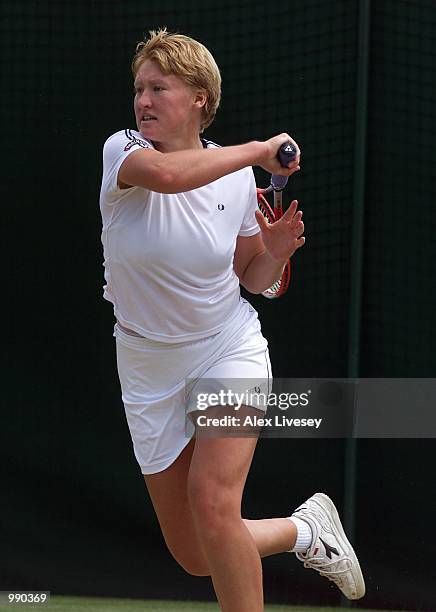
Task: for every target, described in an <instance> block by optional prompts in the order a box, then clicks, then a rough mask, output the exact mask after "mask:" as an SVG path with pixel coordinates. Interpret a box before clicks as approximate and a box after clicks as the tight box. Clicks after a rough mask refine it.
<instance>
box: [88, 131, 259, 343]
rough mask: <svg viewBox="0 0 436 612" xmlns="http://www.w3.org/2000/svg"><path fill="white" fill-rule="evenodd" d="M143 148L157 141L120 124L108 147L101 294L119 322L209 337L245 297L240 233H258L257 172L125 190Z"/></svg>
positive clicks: (182, 336)
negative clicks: (127, 163)
mask: <svg viewBox="0 0 436 612" xmlns="http://www.w3.org/2000/svg"><path fill="white" fill-rule="evenodd" d="M203 145H204V146H207V147H217V146H218V145H216V144H214V143H212V142H209V141H203ZM141 147H142V148H147V147H149V148H153V144H152V143H151V142H150V141H148V140H145V139H144V138H143V137H142V136H141V134H140V133H139V132H136V131H134V130H123V131H120V132H117V133H116V134H113V135H112V136H111V137H110V138H109V139H108V140H107V141H106V143H105V145H104V148H103V179H102V186H101V194H100V210H101V215H102V220H103V231H102V242H103V249H104V264H103V265H104V269H105V281H106V284H105V286H104V297H105V298H106V299H107V300H109V301H110V302H112V304H113V305H114V314H115V316H116V318H117V319H118V321H119V322H120V323H121V325H123V326H125V327H128V328H130V329H132V330H134V331H136V332H137V333H138V334H140V335H142V336H145V337H146V338H150V339H152V340H157V341H160V342H183V341H189V340H195V339H198V338H203V337H206V336H210V335H212V334H215V333H217V332H219V331H220V330H221V329H222V328H223V326H224V325H225V323H226V321H227V320H228V319H229V318H230V317H231V316H232V313H235V312H236V310H237V309H238V304H239V302H240V290H239V280H238V278H237V276H236V274H235V272H234V270H233V255H234V251H235V246H236V238H237V236H253V235H254V234H256V233H257V232H259V226H258V224H257V221H256V218H255V216H254V212H255V210H256V209H257V197H256V186H255V181H254V175H253V171H252V169H251V168H244V169H243V170H239V171H238V172H234V173H232V174H229V175H227V176H224V177H222V178H220V179H218V180H216V181H214V182H212V183H210V184H209V185H205V186H204V187H199V188H198V189H193V190H192V191H186V192H183V193H176V194H163V193H156V192H154V191H150V190H148V189H144V188H142V187H131V188H129V189H120V188H119V187H118V185H117V177H118V171H119V168H120V166H121V164H122V162H123V161H124V159H125V158H126V157H127V156H128V155H130V153H132V151H135V150H137V149H139V148H141Z"/></svg>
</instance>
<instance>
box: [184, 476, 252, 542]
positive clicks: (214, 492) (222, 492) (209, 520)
mask: <svg viewBox="0 0 436 612" xmlns="http://www.w3.org/2000/svg"><path fill="white" fill-rule="evenodd" d="M188 499H189V503H190V505H191V511H192V515H193V517H194V520H195V524H196V526H197V529H198V530H199V531H200V532H205V531H206V532H207V533H208V535H209V537H213V536H214V534H215V535H217V536H219V535H220V533H221V532H222V530H223V529H225V528H226V526H228V525H229V524H230V523H231V522H232V520H234V519H236V520H241V515H240V499H239V497H238V496H237V495H236V494H234V492H233V491H232V489H231V488H230V489H229V488H227V487H220V486H219V485H218V484H216V483H208V482H202V481H189V482H188Z"/></svg>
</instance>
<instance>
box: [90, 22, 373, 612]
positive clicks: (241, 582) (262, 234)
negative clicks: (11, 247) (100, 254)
mask: <svg viewBox="0 0 436 612" xmlns="http://www.w3.org/2000/svg"><path fill="white" fill-rule="evenodd" d="M132 69H133V76H134V112H135V117H136V125H137V130H132V129H126V130H122V131H119V132H117V133H115V134H113V135H112V136H111V137H110V138H109V139H108V140H107V141H106V143H105V145H104V151H103V180H102V188H101V200H100V207H101V213H102V219H103V232H102V242H103V246H104V258H105V261H104V267H105V280H106V284H105V287H104V297H105V298H106V299H108V300H109V301H110V302H112V304H113V306H114V314H115V317H116V324H115V331H114V335H115V337H116V349H117V364H118V373H119V378H120V383H121V390H122V399H123V402H124V406H125V412H126V417H127V422H128V426H129V429H130V433H131V437H132V442H133V448H134V453H135V456H136V459H137V461H138V464H139V466H140V468H141V472H142V474H143V475H144V479H145V483H146V486H147V489H148V492H149V494H150V497H151V500H152V503H153V505H154V509H155V511H156V515H157V518H158V521H159V523H160V527H161V530H162V533H163V537H164V538H165V541H166V544H167V546H168V548H169V550H170V551H171V553H172V555H173V556H174V558H175V559H176V560H177V561H178V563H179V564H180V565H181V566H182V567H183V568H184V569H185V570H186V571H187V572H189V573H190V574H193V575H197V576H206V575H208V576H211V579H212V581H213V585H214V588H215V592H216V595H217V598H218V601H219V603H220V606H221V609H222V610H223V611H224V612H260V611H261V610H263V590H262V570H261V557H263V556H266V555H272V554H275V553H280V552H284V551H290V552H295V553H297V557H298V558H299V559H300V560H301V561H303V562H304V565H305V567H312V568H314V569H316V570H317V571H318V572H319V573H320V574H321V575H323V576H326V577H327V578H328V579H330V580H332V581H333V582H335V583H336V584H337V586H338V587H339V588H340V589H341V591H342V592H343V593H344V594H345V595H346V597H348V598H350V599H358V598H360V597H362V595H363V594H364V589H365V587H364V582H363V578H362V574H361V571H360V568H359V563H358V561H357V558H356V555H355V553H354V551H353V549H352V547H351V545H350V543H349V541H348V540H347V538H346V536H345V533H344V531H343V529H342V526H341V523H340V520H339V517H338V515H337V512H336V509H335V507H334V505H333V502H331V500H330V499H329V498H328V497H327V496H325V495H323V494H320V493H317V494H315V495H314V496H312V497H311V498H310V499H309V500H307V501H306V502H305V503H304V504H303V505H301V506H300V507H299V508H298V509H297V510H296V511H295V512H294V513H293V514H292V516H290V517H283V518H267V519H264V520H245V519H243V518H241V498H242V494H243V489H244V484H245V481H246V477H247V474H248V471H249V468H250V464H251V461H252V457H253V453H254V450H255V446H256V442H257V440H256V437H237V438H235V437H225V436H194V435H193V434H194V424H193V422H192V421H191V420H190V419H189V418H187V414H186V412H187V410H186V404H187V402H186V391H185V381H186V379H194V380H202V379H203V380H204V379H214V380H218V379H222V378H229V377H230V378H239V379H241V378H244V379H247V380H248V379H249V380H250V381H251V382H252V383H253V385H254V384H255V382H256V381H257V380H265V379H270V377H271V366H270V361H269V356H268V346H267V342H266V340H265V339H264V337H263V336H262V333H261V328H260V324H259V320H258V315H257V312H256V311H255V309H254V308H253V307H252V306H251V305H250V304H249V303H248V302H247V301H245V300H244V299H242V298H241V296H240V289H239V285H240V284H241V285H243V286H244V287H245V288H246V289H247V290H248V291H249V292H252V293H260V292H262V291H264V290H265V289H267V288H268V287H270V286H271V285H272V284H273V282H275V281H276V280H277V279H278V278H279V277H280V275H281V271H282V269H283V266H284V264H285V263H286V261H287V260H288V258H289V257H291V256H292V255H293V254H294V253H295V251H296V250H297V249H299V248H300V247H301V246H302V245H303V244H304V237H303V235H302V234H303V230H304V227H303V222H302V212H301V211H298V210H297V202H296V201H294V202H293V203H292V205H291V206H290V208H289V209H288V211H287V213H286V214H285V215H284V216H283V217H282V218H281V219H280V220H279V221H277V222H276V223H274V224H272V225H270V226H268V224H267V223H266V222H265V221H264V219H263V217H262V215H261V214H259V213H258V212H257V199H256V189H255V182H254V176H253V172H252V168H251V166H254V165H259V166H261V167H262V168H264V169H265V170H266V171H268V172H270V173H274V174H281V175H285V176H290V175H292V174H293V173H294V172H297V171H298V170H299V169H300V166H299V160H300V151H299V149H298V146H297V145H296V143H295V142H294V141H293V140H292V139H291V137H290V136H289V135H288V134H286V133H284V134H279V135H277V136H274V137H273V138H270V139H269V140H267V141H265V142H257V141H253V142H249V143H246V144H242V145H239V146H228V147H220V146H218V145H216V144H214V143H212V142H210V141H208V140H206V139H204V138H203V137H202V133H203V130H204V129H205V128H207V127H208V126H209V125H210V124H211V123H212V121H213V119H214V116H215V113H216V110H217V108H218V105H219V101H220V95H221V77H220V72H219V69H218V67H217V65H216V63H215V61H214V59H213V57H212V55H211V54H210V52H209V51H208V50H207V49H206V48H205V47H204V46H203V45H202V44H200V43H199V42H197V41H195V40H193V39H191V38H189V37H186V36H183V35H179V34H171V33H168V32H167V31H166V29H163V30H159V31H157V32H154V31H153V32H150V36H149V38H148V39H146V40H145V41H144V42H142V43H140V44H139V45H138V47H137V51H136V55H135V57H134V59H133V64H132ZM287 141H292V142H293V143H294V145H295V146H297V151H298V154H297V157H296V160H295V161H294V162H291V163H289V165H288V167H287V168H282V166H281V165H280V163H279V161H278V160H277V151H278V149H279V147H280V145H282V144H283V143H285V142H287ZM255 409H256V410H257V409H258V407H256V408H253V410H255ZM188 412H189V410H188Z"/></svg>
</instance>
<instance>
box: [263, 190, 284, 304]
mask: <svg viewBox="0 0 436 612" xmlns="http://www.w3.org/2000/svg"><path fill="white" fill-rule="evenodd" d="M264 193H265V190H264V189H259V188H258V189H257V203H258V206H259V210H260V212H261V213H262V214H263V216H264V217H265V219H266V220H267V221H268V223H274V222H275V221H277V220H278V219H280V217H282V216H283V209H282V208H281V207H280V208H274V209H273V208H271V206H270V205H269V203H268V200H267V199H266V198H265V196H264ZM290 278H291V262H290V261H289V260H288V261H287V263H286V265H285V267H284V268H283V272H282V275H281V277H280V278H279V279H278V280H277V281H276V282H275V283H274V284H273V285H271V287H269V288H268V289H266V290H265V291H263V292H262V295H263V296H264V297H266V298H270V299H272V298H277V297H280V296H281V295H283V294H284V293H285V292H286V291H287V289H288V287H289V281H290Z"/></svg>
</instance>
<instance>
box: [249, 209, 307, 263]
mask: <svg viewBox="0 0 436 612" xmlns="http://www.w3.org/2000/svg"><path fill="white" fill-rule="evenodd" d="M297 207H298V202H297V200H292V202H291V205H290V206H289V208H288V210H287V211H286V212H285V214H284V215H283V217H282V218H281V219H279V220H278V221H275V222H274V223H268V221H267V220H266V219H265V217H264V216H263V214H262V213H261V212H260V210H257V211H256V213H255V214H256V219H257V222H258V224H259V227H260V231H261V234H262V240H263V244H264V246H265V249H266V250H267V251H268V253H269V254H270V256H271V257H272V258H273V259H274V260H275V261H277V262H278V263H283V265H284V264H285V263H286V262H287V260H288V259H289V258H290V257H292V255H293V254H294V253H295V251H296V250H297V249H299V248H300V247H302V246H303V244H304V243H305V241H306V239H305V238H304V236H302V234H303V232H304V223H303V221H302V220H301V218H302V216H303V212H302V211H301V210H299V211H297Z"/></svg>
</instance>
